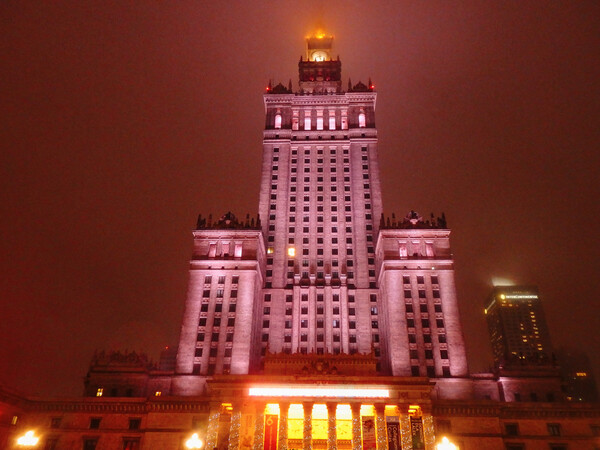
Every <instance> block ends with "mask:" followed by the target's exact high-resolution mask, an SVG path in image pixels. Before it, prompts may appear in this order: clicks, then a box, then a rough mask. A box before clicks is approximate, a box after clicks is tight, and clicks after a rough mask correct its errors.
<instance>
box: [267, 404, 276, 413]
mask: <svg viewBox="0 0 600 450" xmlns="http://www.w3.org/2000/svg"><path fill="white" fill-rule="evenodd" d="M265 414H279V405H278V404H277V403H268V404H267V407H266V408H265Z"/></svg>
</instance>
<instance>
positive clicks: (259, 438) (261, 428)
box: [254, 403, 266, 450]
mask: <svg viewBox="0 0 600 450" xmlns="http://www.w3.org/2000/svg"><path fill="white" fill-rule="evenodd" d="M265 407H266V404H265V403H259V404H257V405H256V414H255V416H256V422H255V423H254V450H262V448H263V444H264V440H265Z"/></svg>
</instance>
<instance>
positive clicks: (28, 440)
mask: <svg viewBox="0 0 600 450" xmlns="http://www.w3.org/2000/svg"><path fill="white" fill-rule="evenodd" d="M39 440H40V438H39V437H37V436H36V435H35V432H34V431H33V430H29V431H28V432H26V433H25V434H24V435H23V436H21V437H20V438H18V439H17V445H21V446H23V447H33V446H35V445H37V443H38V442H39Z"/></svg>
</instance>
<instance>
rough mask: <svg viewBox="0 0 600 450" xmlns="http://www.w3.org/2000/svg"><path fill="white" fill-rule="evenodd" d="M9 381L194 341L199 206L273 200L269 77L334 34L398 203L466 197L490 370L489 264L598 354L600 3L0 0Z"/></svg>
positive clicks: (462, 264) (5, 372) (464, 223)
mask: <svg viewBox="0 0 600 450" xmlns="http://www.w3.org/2000/svg"><path fill="white" fill-rule="evenodd" d="M0 19H1V21H0V27H1V35H2V38H1V39H0V52H1V53H0V61H1V63H0V64H1V65H0V67H1V70H0V90H1V93H0V110H1V111H2V115H1V118H2V119H1V122H0V146H1V152H0V170H1V172H0V193H1V196H0V236H1V240H0V243H1V255H2V257H1V258H0V273H1V276H0V283H1V284H0V302H1V309H0V314H1V321H0V323H1V325H0V342H1V343H2V344H1V345H0V383H3V384H5V385H6V386H7V387H10V388H14V389H16V390H19V391H21V392H24V393H28V394H35V393H38V394H41V395H80V394H81V393H82V389H83V388H82V386H83V384H82V379H83V376H84V375H85V373H86V371H87V367H88V364H89V362H90V359H91V356H92V354H93V352H94V349H130V350H132V349H135V350H138V351H140V350H141V351H146V352H147V353H149V354H150V355H151V356H152V357H153V358H156V357H157V356H158V353H159V352H160V349H161V348H163V347H164V346H165V345H173V344H176V343H177V340H178V335H179V327H180V322H181V318H182V314H183V305H184V301H185V297H186V288H187V277H188V274H187V269H188V259H189V257H190V256H191V249H192V235H191V231H192V229H193V226H194V224H195V221H196V217H197V214H198V213H202V214H203V215H206V214H208V213H213V216H218V215H220V214H222V213H224V212H226V211H227V210H231V211H233V212H234V213H237V214H238V215H242V216H243V215H245V214H246V213H251V214H252V215H254V214H256V213H257V209H258V188H259V182H260V178H259V176H260V167H261V151H262V145H261V142H262V129H263V126H264V117H263V114H264V108H263V103H262V94H263V92H264V88H265V86H266V84H267V83H268V80H269V79H273V80H274V82H279V81H282V82H283V83H284V84H286V85H287V82H288V80H289V79H290V78H291V79H292V82H293V85H294V89H296V88H297V74H298V69H297V63H298V60H299V57H300V55H301V54H303V53H304V45H305V44H304V38H305V36H306V35H307V34H309V33H310V32H311V31H313V30H315V28H316V27H317V26H319V25H321V26H323V27H324V28H325V29H326V30H327V31H328V32H330V33H331V34H333V35H334V36H335V41H334V43H335V53H338V54H339V55H340V58H341V60H342V76H343V79H344V81H343V86H344V87H346V85H347V79H348V77H350V78H351V79H352V82H353V83H356V82H358V81H359V80H362V81H363V82H366V81H367V79H368V78H369V77H371V78H372V80H373V83H374V84H375V88H376V90H377V91H378V99H377V111H376V117H377V127H378V132H379V138H380V139H379V156H380V162H381V168H382V172H381V179H382V186H383V196H384V211H385V212H386V214H391V213H392V212H395V213H396V215H397V216H404V215H405V214H406V212H407V211H408V210H410V209H415V210H417V211H419V212H421V213H422V214H423V215H426V216H428V215H429V213H430V212H434V213H436V214H440V213H441V212H442V211H443V212H445V214H446V217H447V219H448V223H449V226H450V228H451V229H452V236H451V237H452V245H453V253H454V257H455V261H456V280H457V289H458V295H459V303H460V309H461V315H462V320H463V326H464V334H465V339H466V342H467V350H468V355H469V362H470V369H471V371H472V372H476V371H482V370H486V369H487V368H488V367H489V365H490V364H491V353H490V349H489V343H488V342H489V341H488V335H487V328H486V324H485V319H484V316H483V303H484V299H485V297H486V296H487V294H488V293H489V291H490V290H491V286H492V280H493V279H494V278H497V279H498V278H502V279H506V280H511V281H512V282H515V283H522V284H534V285H538V286H539V289H540V292H541V295H542V300H543V302H544V308H545V311H546V316H547V320H548V323H549V327H550V332H551V336H552V340H553V343H554V345H555V346H557V347H558V346H561V345H568V346H576V347H579V348H582V349H584V350H586V351H587V352H588V353H589V355H590V356H592V357H593V358H594V359H593V361H594V364H595V369H596V372H597V373H598V375H600V356H599V355H600V339H599V333H598V329H599V328H600V315H599V314H598V308H597V306H596V305H597V302H598V298H597V295H598V291H599V286H598V284H599V282H598V279H599V277H600V274H599V273H598V259H599V255H600V239H599V237H598V225H599V224H600V208H599V206H598V199H599V197H600V182H599V180H598V175H599V167H600V164H599V157H598V152H599V151H600V148H599V147H600V145H599V143H600V132H599V130H600V124H599V120H598V119H599V116H600V81H599V80H600V58H599V56H600V31H599V30H600V3H598V2H596V1H588V2H586V1H574V2H569V1H564V2H551V1H548V2H536V1H527V2H516V1H513V2H488V1H481V2H473V1H461V2H450V1H439V2H435V1H427V2H424V1H415V2H398V1H388V2H358V1H318V2H316V1H315V2H308V1H307V2H291V1H290V2H288V1H284V0H279V1H277V2H275V1H255V2H251V1H250V2H242V1H239V2H208V1H205V2H202V1H177V2H157V1H98V2H90V1H71V2H60V1H52V2H46V1H37V2H29V1H16V0H5V1H3V2H1V4H0Z"/></svg>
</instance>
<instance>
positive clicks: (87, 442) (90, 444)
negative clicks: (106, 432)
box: [83, 438, 98, 450]
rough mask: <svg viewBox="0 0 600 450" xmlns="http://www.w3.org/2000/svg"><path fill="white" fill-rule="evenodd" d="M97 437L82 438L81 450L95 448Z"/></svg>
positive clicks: (93, 449)
mask: <svg viewBox="0 0 600 450" xmlns="http://www.w3.org/2000/svg"><path fill="white" fill-rule="evenodd" d="M96 445H98V438H91V439H90V438H86V439H84V440H83V450H96Z"/></svg>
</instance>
